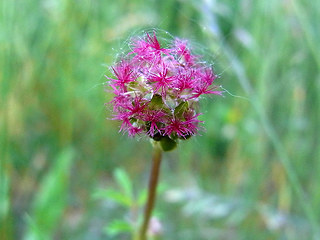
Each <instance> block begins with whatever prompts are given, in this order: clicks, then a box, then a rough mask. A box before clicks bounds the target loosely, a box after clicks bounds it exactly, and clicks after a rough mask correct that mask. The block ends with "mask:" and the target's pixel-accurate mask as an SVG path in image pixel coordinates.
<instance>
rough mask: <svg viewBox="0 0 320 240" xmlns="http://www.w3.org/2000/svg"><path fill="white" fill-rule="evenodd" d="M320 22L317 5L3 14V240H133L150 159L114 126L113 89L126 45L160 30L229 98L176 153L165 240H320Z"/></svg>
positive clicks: (2, 9)
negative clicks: (204, 67)
mask: <svg viewBox="0 0 320 240" xmlns="http://www.w3.org/2000/svg"><path fill="white" fill-rule="evenodd" d="M319 9H320V1H308V0H292V1H276V0H271V1H247V0H241V1H233V0H225V1H222V0H217V1H195V0H188V1H178V0H163V1H141V0H132V1H109V0H108V1H92V0H80V1H79V2H77V4H75V1H64V0H61V1H53V0H43V1H40V0H29V1H18V0H4V1H0V69H1V70H0V219H1V220H0V221H1V223H0V238H1V240H2V239H4V240H13V239H29V238H30V239H41V238H42V239H75V240H82V239H108V238H106V235H105V233H106V232H105V228H104V226H106V227H107V229H109V230H108V231H109V232H108V231H107V232H108V234H110V236H111V235H112V234H116V233H120V232H125V231H127V230H129V227H131V230H136V229H132V225H131V224H129V223H130V222H129V221H127V219H126V217H127V216H130V217H131V215H130V214H129V213H132V212H134V209H135V208H133V207H132V206H134V205H136V206H142V203H143V202H144V201H143V199H145V196H146V194H145V190H144V189H146V186H147V180H146V179H147V175H148V174H147V173H148V171H149V163H150V158H151V156H150V155H151V146H150V143H149V140H145V139H134V140H133V139H128V138H127V137H126V136H122V135H121V134H119V133H118V129H119V124H118V123H116V122H114V121H110V120H106V118H111V116H110V111H105V108H107V109H108V108H109V107H110V106H107V107H106V106H105V105H104V103H105V102H108V101H109V100H111V94H110V93H109V92H105V91H104V87H105V82H106V79H105V78H104V77H103V75H104V74H107V75H110V73H109V71H108V66H109V65H111V64H112V62H113V61H114V60H115V59H116V58H117V55H118V54H121V51H125V50H127V49H128V47H127V46H126V43H127V41H126V40H127V39H128V37H130V36H133V35H138V34H139V33H140V30H141V29H145V28H152V27H157V28H161V29H164V31H169V32H170V34H172V35H174V36H179V37H182V38H188V39H190V40H191V42H192V45H193V46H194V47H195V48H198V49H197V50H196V52H197V53H198V54H199V55H201V56H203V59H205V60H206V61H210V62H212V64H214V65H213V66H214V68H215V71H216V73H217V74H218V75H220V77H221V78H220V79H217V84H221V85H222V86H223V88H224V89H226V92H225V93H224V97H215V98H207V99H203V100H202V101H201V102H200V105H201V108H202V110H203V112H204V114H203V115H202V116H201V120H203V121H205V123H204V127H205V128H206V131H204V132H203V133H202V134H201V135H202V136H198V137H193V138H191V139H189V140H188V141H180V144H179V145H178V147H177V149H176V150H175V151H172V152H170V153H165V154H164V159H163V166H162V169H161V176H160V182H161V183H162V184H165V186H166V188H165V189H164V190H163V194H161V195H160V197H159V198H158V201H157V206H156V210H157V216H160V217H159V218H160V219H165V221H164V222H162V223H161V224H162V227H163V229H164V233H163V239H184V240H188V239H190V240H193V239H215V238H216V239H290V240H293V239H303V238H304V239H305V238H307V239H312V238H314V239H316V237H317V236H316V235H315V234H316V232H317V231H319V230H317V229H320V227H319V222H320V219H319V216H320V188H319V187H318V185H319V184H318V183H319V182H320V174H319V171H320V161H319V156H320V148H319V147H318V146H319V141H320V138H319V122H320V120H319V119H320V115H319V114H320V113H319V109H320V85H319V82H320V81H319V80H320V78H319V71H318V69H319V67H320V65H319V63H320V53H319V44H318V39H319V35H320V31H319V26H318V23H319V22H320V15H319ZM164 35H166V36H168V34H164ZM153 101H154V102H155V104H162V103H161V101H162V100H161V99H157V98H156V97H154V99H153ZM168 102H170V101H169V100H168ZM181 107H184V106H183V105H181ZM176 114H179V111H178V109H177V110H176ZM70 147H71V149H73V150H68V149H70ZM117 168H119V169H126V171H127V173H124V172H123V171H121V170H116V171H115V170H114V169H117ZM71 170H72V171H71ZM112 174H114V175H112ZM128 175H130V178H129V177H128ZM112 176H113V178H112ZM133 183H134V185H135V191H133ZM101 186H102V188H103V189H104V190H101V192H100V191H99V192H98V193H96V189H99V188H100V187H101ZM138 189H139V190H138ZM93 193H95V194H96V195H99V194H100V196H101V197H102V198H99V201H97V200H95V201H92V198H91V196H92V194H93ZM136 206H135V207H136ZM140 209H141V207H140ZM226 209H227V210H228V209H229V210H230V209H231V210H230V212H226V214H225V215H222V214H221V215H220V217H217V215H215V214H217V213H219V211H220V213H221V212H222V210H226ZM208 212H209V214H208ZM128 214H129V215H128ZM130 217H129V218H130ZM110 223H112V224H110ZM114 236H115V237H114V238H117V239H121V238H122V237H123V239H126V238H125V237H127V235H122V234H117V235H114Z"/></svg>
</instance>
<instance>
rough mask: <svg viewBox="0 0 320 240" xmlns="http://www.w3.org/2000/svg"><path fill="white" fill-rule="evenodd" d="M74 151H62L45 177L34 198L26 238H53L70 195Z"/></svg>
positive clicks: (31, 239) (32, 239)
mask: <svg viewBox="0 0 320 240" xmlns="http://www.w3.org/2000/svg"><path fill="white" fill-rule="evenodd" d="M73 155H74V152H73V150H71V149H67V150H65V151H63V152H61V153H60V154H59V155H58V156H57V158H56V160H55V162H54V164H53V166H52V167H51V169H50V172H49V173H48V174H47V175H46V176H45V177H44V179H43V182H42V184H41V186H40V188H39V191H38V194H37V195H36V196H35V199H34V200H33V206H32V212H31V214H30V216H29V217H28V219H27V222H28V225H29V228H28V229H27V231H26V235H25V239H27V240H37V239H52V238H53V235H54V230H55V228H56V226H57V224H58V222H59V220H60V219H61V217H62V215H63V211H64V209H65V206H66V203H67V197H68V190H69V188H68V186H69V174H70V168H71V163H72V158H73Z"/></svg>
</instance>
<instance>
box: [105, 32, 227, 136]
mask: <svg viewBox="0 0 320 240" xmlns="http://www.w3.org/2000/svg"><path fill="white" fill-rule="evenodd" d="M187 44H188V43H187V41H185V40H181V39H175V40H173V41H172V43H171V44H170V46H169V47H166V48H164V47H162V46H161V44H160V43H159V40H158V38H157V36H156V34H155V33H153V34H149V33H146V34H145V35H144V36H143V37H142V38H136V39H132V42H131V51H130V52H129V53H127V54H126V55H125V56H123V57H122V58H121V59H120V60H119V61H118V62H117V63H116V64H115V65H114V66H113V67H112V72H113V75H114V77H112V78H111V77H107V76H106V77H107V78H108V79H109V81H108V84H109V86H111V88H112V89H113V93H114V94H115V97H114V98H113V100H112V101H111V104H112V105H113V111H114V117H113V119H114V120H120V121H122V125H121V127H120V131H125V132H127V133H128V135H129V136H134V135H136V134H139V133H145V134H147V135H148V136H150V137H151V138H153V139H154V140H158V141H159V140H161V139H164V138H165V139H168V138H169V139H172V140H176V139H178V138H180V139H186V138H189V137H190V136H192V135H195V134H196V133H197V132H198V130H199V123H200V122H201V121H200V120H198V116H199V115H200V113H197V111H196V106H197V103H198V100H199V98H200V97H201V96H202V95H204V94H216V95H221V91H218V90H217V88H218V86H214V85H213V82H214V80H215V79H216V78H217V75H215V74H214V72H213V70H212V68H211V66H209V65H207V64H206V63H203V62H200V60H199V57H198V56H196V55H194V54H192V52H191V50H190V49H189V47H188V45H187Z"/></svg>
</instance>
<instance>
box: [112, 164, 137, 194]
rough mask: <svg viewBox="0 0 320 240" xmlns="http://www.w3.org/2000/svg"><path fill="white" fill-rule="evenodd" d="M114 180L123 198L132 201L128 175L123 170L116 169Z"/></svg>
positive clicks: (131, 189) (131, 187)
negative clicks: (120, 189) (122, 193)
mask: <svg viewBox="0 0 320 240" xmlns="http://www.w3.org/2000/svg"><path fill="white" fill-rule="evenodd" d="M114 178H115V180H116V182H117V184H119V186H120V187H121V188H122V190H123V192H124V194H125V196H126V197H127V198H129V199H131V200H132V199H133V186H132V183H131V180H130V178H129V176H128V174H127V173H126V172H125V171H124V170H122V169H120V168H117V169H116V170H115V171H114Z"/></svg>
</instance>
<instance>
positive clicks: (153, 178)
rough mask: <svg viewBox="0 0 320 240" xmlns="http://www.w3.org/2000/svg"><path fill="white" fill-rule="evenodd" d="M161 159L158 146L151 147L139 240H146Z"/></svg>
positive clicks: (160, 151)
mask: <svg viewBox="0 0 320 240" xmlns="http://www.w3.org/2000/svg"><path fill="white" fill-rule="evenodd" d="M161 158H162V150H161V148H160V147H159V146H157V145H156V144H155V145H154V146H153V156H152V167H151V173H150V178H149V188H148V199H147V203H146V206H145V209H144V217H143V222H142V225H141V229H140V239H139V240H146V239H147V238H146V235H147V230H148V226H149V222H150V218H151V215H152V210H153V207H154V204H155V198H156V192H157V186H158V178H159V172H160V164H161Z"/></svg>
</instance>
